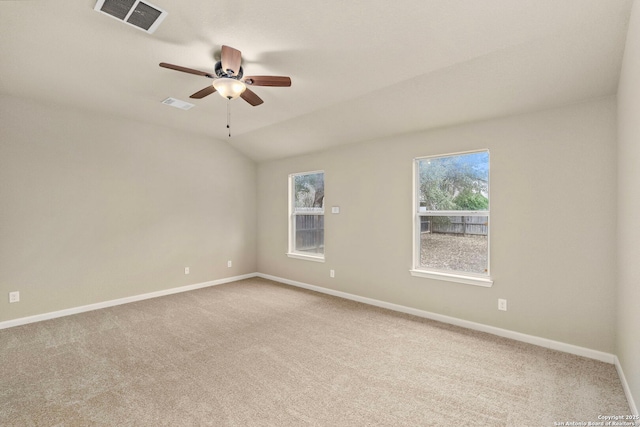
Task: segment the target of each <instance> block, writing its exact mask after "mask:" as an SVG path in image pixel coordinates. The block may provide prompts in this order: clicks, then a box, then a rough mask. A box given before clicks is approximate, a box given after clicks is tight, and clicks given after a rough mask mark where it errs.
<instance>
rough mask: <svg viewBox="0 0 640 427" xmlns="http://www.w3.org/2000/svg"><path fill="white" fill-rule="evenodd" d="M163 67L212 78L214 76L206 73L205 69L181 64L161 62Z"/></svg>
mask: <svg viewBox="0 0 640 427" xmlns="http://www.w3.org/2000/svg"><path fill="white" fill-rule="evenodd" d="M160 66H161V67H164V68H169V69H171V70H176V71H182V72H183V73H189V74H195V75H197V76H204V77H209V78H210V79H212V78H213V76H212V75H211V74H209V73H205V72H204V71H199V70H194V69H193V68H187V67H181V66H180V65H173V64H167V63H166V62H161V63H160Z"/></svg>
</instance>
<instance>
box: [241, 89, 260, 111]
mask: <svg viewBox="0 0 640 427" xmlns="http://www.w3.org/2000/svg"><path fill="white" fill-rule="evenodd" d="M240 97H241V98H242V99H244V100H245V101H247V102H248V103H249V104H251V105H253V106H254V107H255V106H256V105H260V104H262V103H263V102H264V101H263V100H262V99H260V97H259V96H258V95H256V94H255V93H254V92H253V91H252V90H251V89H249V88H246V89H245V90H244V92H242V94H241V95H240Z"/></svg>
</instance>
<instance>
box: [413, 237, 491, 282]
mask: <svg viewBox="0 0 640 427" xmlns="http://www.w3.org/2000/svg"><path fill="white" fill-rule="evenodd" d="M487 258H488V245H487V236H461V235H460V236H457V235H450V234H437V233H435V234H431V233H424V234H422V235H421V249H420V261H421V262H420V264H421V266H422V267H426V268H433V269H438V270H453V271H464V272H470V273H480V274H483V273H486V270H485V269H486V268H487Z"/></svg>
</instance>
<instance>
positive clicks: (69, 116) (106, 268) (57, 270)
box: [0, 97, 256, 321]
mask: <svg viewBox="0 0 640 427" xmlns="http://www.w3.org/2000/svg"><path fill="white" fill-rule="evenodd" d="M180 114H185V112H183V111H179V110H177V111H176V116H177V117H179V115H180ZM255 181H256V166H255V164H254V163H253V162H252V161H250V160H248V159H247V158H245V157H244V156H243V155H241V154H239V153H238V152H236V151H235V150H234V149H232V148H231V147H230V146H229V145H228V144H226V143H224V142H216V141H212V140H208V139H204V138H199V137H196V136H193V135H184V134H180V133H176V132H175V131H172V130H169V129H163V128H158V127H156V126H150V125H145V124H141V123H136V122H133V121H130V120H127V119H122V118H117V117H100V116H98V115H97V114H89V113H86V112H82V111H79V110H73V109H65V108H63V107H60V106H51V105H43V104H41V103H35V102H29V101H26V100H21V99H15V98H8V97H2V98H0V204H1V205H0V297H1V298H2V299H1V300H0V321H3V320H9V319H15V318H19V317H25V316H29V315H33V314H41V313H47V312H51V311H56V310H60V309H65V308H70V307H77V306H82V305H86V304H91V303H96V302H102V301H107V300H111V299H116V298H121V297H126V296H133V295H139V294H143V293H147V292H152V291H158V290H163V289H168V288H173V287H178V286H183V285H190V284H195V283H201V282H205V281H210V280H214V279H220V278H224V277H231V276H236V275H240V274H245V273H251V272H254V271H255V270H256V255H255V246H256V244H255V232H256V220H255V215H256V206H255V203H256V193H255ZM227 260H233V262H234V264H233V268H227V266H226V263H227ZM185 266H189V267H190V269H191V274H189V275H185V274H184V267H185ZM14 290H17V291H20V294H21V302H19V303H17V304H9V303H8V299H7V294H8V292H10V291H14Z"/></svg>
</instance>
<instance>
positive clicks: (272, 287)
mask: <svg viewBox="0 0 640 427" xmlns="http://www.w3.org/2000/svg"><path fill="white" fill-rule="evenodd" d="M628 413H629V407H628V405H627V403H626V400H625V397H624V393H623V390H622V387H621V384H620V380H619V378H618V376H617V374H616V370H615V368H614V366H613V365H609V364H606V363H601V362H597V361H594V360H590V359H585V358H582V357H577V356H572V355H569V354H564V353H560V352H556V351H552V350H548V349H544V348H541V347H536V346H533V345H528V344H524V343H520V342H516V341H511V340H508V339H504V338H499V337H495V336H492V335H488V334H483V333H479V332H474V331H470V330H466V329H462V328H458V327H454V326H449V325H446V324H442V323H438V322H434V321H430V320H425V319H421V318H416V317H412V316H409V315H404V314H399V313H395V312H391V311H387V310H383V309H379V308H375V307H370V306H367V305H363V304H359V303H355V302H351V301H347V300H341V299H338V298H334V297H330V296H326V295H323V294H318V293H314V292H310V291H306V290H301V289H296V288H292V287H289V286H286V285H281V284H277V283H274V282H271V281H267V280H263V279H249V280H244V281H241V282H236V283H230V284H226V285H221V286H216V287H212V288H207V289H201V290H197V291H193V292H188V293H182V294H176V295H172V296H168V297H162V298H156V299H152V300H147V301H142V302H137V303H132V304H127V305H122V306H118V307H113V308H108V309H103V310H99V311H93V312H88V313H83V314H79V315H75V316H69V317H64V318H60V319H55V320H50V321H45V322H40V323H35V324H31V325H25V326H20V327H15V328H11V329H5V330H1V331H0V425H2V426H21V427H22V426H304V425H313V426H374V425H383V426H457V425H460V426H462V425H486V426H494V425H495V426H553V425H554V424H553V423H554V422H567V421H585V422H588V421H598V415H620V414H628Z"/></svg>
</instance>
